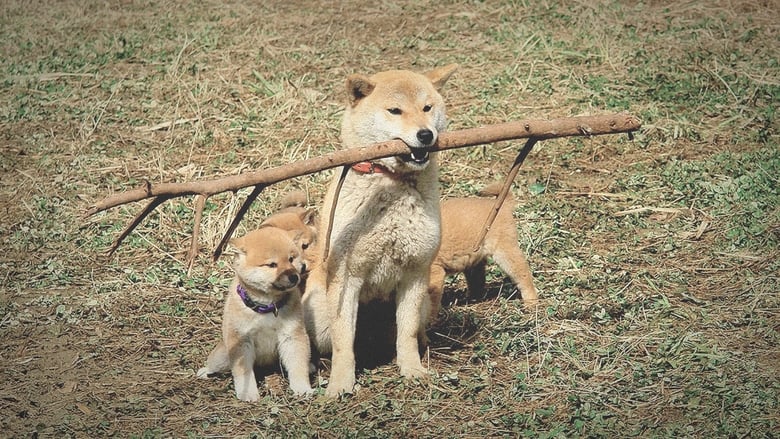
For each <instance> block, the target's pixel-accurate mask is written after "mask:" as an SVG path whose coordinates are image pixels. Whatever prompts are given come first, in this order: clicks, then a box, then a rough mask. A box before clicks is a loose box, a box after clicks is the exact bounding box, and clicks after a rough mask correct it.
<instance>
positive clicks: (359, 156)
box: [86, 113, 641, 259]
mask: <svg viewBox="0 0 780 439" xmlns="http://www.w3.org/2000/svg"><path fill="white" fill-rule="evenodd" d="M640 126H641V123H640V121H639V119H638V118H637V117H635V116H633V115H631V114H628V113H617V114H606V115H600V116H578V117H566V118H560V119H552V120H526V121H518V122H507V123H502V124H496V125H488V126H484V127H480V128H470V129H464V130H457V131H451V132H445V133H441V134H440V135H439V139H438V141H437V143H436V144H435V145H434V146H432V147H431V148H430V150H431V151H444V150H448V149H455V148H464V147H469V146H476V145H483V144H487V143H494V142H500V141H505V140H514V139H536V140H543V139H552V138H559V137H570V136H597V135H602V134H617V133H629V135H630V133H632V132H633V131H636V130H638V129H639V128H640ZM408 153H409V147H408V146H407V145H406V144H405V143H403V142H402V141H400V140H393V141H389V142H382V143H375V144H373V145H368V146H363V147H358V148H350V149H344V150H339V151H334V152H331V153H329V154H325V155H322V156H319V157H313V158H310V159H307V160H302V161H299V162H295V163H289V164H285V165H281V166H277V167H274V168H270V169H264V170H260V171H255V172H249V173H246V174H241V175H234V176H229V177H223V178H219V179H214V180H203V181H193V182H185V183H159V184H152V183H148V182H147V183H146V184H145V185H144V187H141V188H138V189H132V190H129V191H126V192H122V193H119V194H115V195H111V196H109V197H106V198H105V199H103V200H101V201H99V202H98V203H96V204H95V205H94V206H92V207H91V208H90V209H89V210H88V211H87V213H86V215H87V216H91V215H94V214H96V213H98V212H102V211H104V210H107V209H111V208H113V207H117V206H120V205H123V204H128V203H132V202H135V201H141V200H145V199H149V198H151V199H152V201H151V202H150V203H149V204H148V205H147V207H146V208H145V209H144V210H143V211H141V212H140V213H139V214H138V216H136V218H135V219H134V220H133V221H132V222H131V223H130V224H129V225H128V227H127V228H126V229H125V230H124V231H123V232H122V234H121V235H120V236H119V238H118V239H117V240H116V242H114V244H113V246H112V247H111V249H110V251H109V252H110V253H113V251H114V250H116V249H117V248H118V247H119V245H120V244H121V243H122V240H123V239H124V238H126V237H127V236H128V235H129V234H130V233H132V231H133V230H134V229H135V228H136V227H137V226H138V225H139V224H140V223H141V222H143V220H144V219H145V218H146V217H147V216H148V215H149V214H150V213H151V212H152V211H153V210H154V209H155V208H156V207H157V206H159V205H160V204H162V203H163V202H165V201H167V200H169V199H171V198H177V197H184V196H191V195H199V197H198V203H197V204H196V212H195V217H196V219H199V218H201V216H202V213H203V206H204V205H205V203H204V202H203V201H205V199H206V198H208V197H210V196H212V195H215V194H219V193H223V192H228V191H230V192H235V191H238V190H239V189H243V188H247V187H254V188H255V190H254V191H253V192H252V194H251V195H250V196H249V197H248V198H247V200H246V201H245V202H244V205H243V206H242V208H241V209H240V210H239V212H238V213H237V214H236V217H235V219H234V220H233V223H232V224H231V226H230V227H229V229H228V231H227V232H226V233H225V236H224V237H223V239H222V241H221V242H220V244H219V246H218V247H217V249H215V252H214V258H215V259H216V258H218V257H219V255H220V253H221V251H222V248H223V247H224V244H225V243H226V242H227V240H228V239H229V238H230V236H231V235H232V233H233V231H234V230H235V227H236V226H237V225H238V223H239V222H240V221H241V218H242V217H243V215H244V213H245V212H246V210H247V208H248V207H249V205H250V204H251V203H252V201H254V199H255V198H256V197H257V196H258V195H259V194H260V192H261V191H262V190H263V188H265V187H267V186H269V185H271V184H274V183H278V182H280V181H283V180H287V179H290V178H294V177H300V176H302V175H308V174H313V173H315V172H320V171H324V170H327V169H331V168H335V167H338V166H344V165H350V164H353V163H357V162H361V161H367V160H376V159H379V158H383V157H390V156H394V155H400V154H408ZM198 232H199V227H198V226H197V225H196V227H195V229H194V231H193V237H192V239H193V245H192V247H191V249H190V253H189V255H190V256H189V257H190V258H192V257H194V255H195V253H196V252H195V251H194V250H193V249H195V248H196V247H195V246H196V245H197V239H198Z"/></svg>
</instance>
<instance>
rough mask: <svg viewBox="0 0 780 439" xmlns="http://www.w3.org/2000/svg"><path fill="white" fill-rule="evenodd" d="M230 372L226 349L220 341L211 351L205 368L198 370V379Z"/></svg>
mask: <svg viewBox="0 0 780 439" xmlns="http://www.w3.org/2000/svg"><path fill="white" fill-rule="evenodd" d="M229 370H230V358H229V357H228V352H227V347H225V342H223V341H222V340H220V341H219V343H217V345H216V346H214V349H212V350H211V353H210V354H209V358H208V359H207V360H206V366H205V367H201V368H200V369H198V378H204V379H205V378H208V377H209V375H212V374H215V373H222V372H227V371H229Z"/></svg>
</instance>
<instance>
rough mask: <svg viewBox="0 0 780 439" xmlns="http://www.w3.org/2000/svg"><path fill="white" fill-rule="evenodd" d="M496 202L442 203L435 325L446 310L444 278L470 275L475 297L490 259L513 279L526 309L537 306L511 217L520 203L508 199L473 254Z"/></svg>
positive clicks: (492, 192) (433, 292)
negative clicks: (462, 274)
mask: <svg viewBox="0 0 780 439" xmlns="http://www.w3.org/2000/svg"><path fill="white" fill-rule="evenodd" d="M499 189H500V186H488V187H486V188H485V189H483V190H482V192H481V193H480V195H482V196H488V195H489V196H493V197H495V196H496V195H497V194H498V190H499ZM494 201H495V199H494V198H450V199H446V200H444V201H442V203H441V234H442V236H441V247H440V248H439V253H438V254H437V255H436V259H434V261H433V264H432V265H431V284H430V288H429V290H428V294H429V296H430V299H431V315H430V319H431V321H433V320H435V318H436V316H437V315H438V313H439V310H440V308H441V299H442V292H443V288H444V278H445V276H446V275H447V274H452V273H460V272H463V273H465V275H466V283H467V285H468V292H469V297H474V296H475V295H477V294H481V293H482V292H483V290H484V289H485V264H486V263H487V260H488V258H492V259H493V261H494V262H495V263H496V264H497V265H498V266H499V267H500V268H501V270H503V271H504V273H506V274H507V275H509V277H510V278H511V279H512V281H513V282H514V283H515V285H517V289H518V290H520V295H521V296H522V298H523V302H524V303H525V304H526V305H533V304H535V303H536V302H537V299H538V295H537V291H536V287H535V286H534V281H533V276H532V275H531V268H530V267H529V265H528V260H527V259H526V257H525V255H524V254H523V251H522V250H520V247H519V246H518V244H517V240H518V237H517V225H516V224H515V220H514V217H513V216H512V212H514V210H515V206H516V202H514V201H511V200H510V199H509V198H507V200H505V201H504V204H503V205H502V206H501V209H500V210H499V211H498V214H497V215H496V219H495V221H494V222H493V225H492V227H491V228H490V230H489V231H488V233H487V235H486V236H485V241H484V242H483V244H482V246H481V247H480V248H479V249H478V250H476V251H475V250H474V247H475V244H476V240H477V238H478V237H479V234H480V232H481V231H482V227H484V225H485V221H486V220H487V218H488V216H489V215H490V212H491V210H492V209H493V203H494Z"/></svg>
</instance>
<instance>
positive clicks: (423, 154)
mask: <svg viewBox="0 0 780 439" xmlns="http://www.w3.org/2000/svg"><path fill="white" fill-rule="evenodd" d="M429 157H430V154H429V153H428V151H426V150H424V149H419V150H418V149H415V150H412V153H411V154H405V155H402V156H401V160H403V161H405V162H414V163H417V164H418V165H422V164H425V163H426V162H427V161H428V158H429Z"/></svg>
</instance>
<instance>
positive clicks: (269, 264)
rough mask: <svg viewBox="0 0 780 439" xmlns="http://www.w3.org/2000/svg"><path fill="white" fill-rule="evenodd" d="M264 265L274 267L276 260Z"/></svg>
mask: <svg viewBox="0 0 780 439" xmlns="http://www.w3.org/2000/svg"><path fill="white" fill-rule="evenodd" d="M265 266H266V267H270V268H276V262H269V263H267V264H265Z"/></svg>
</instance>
